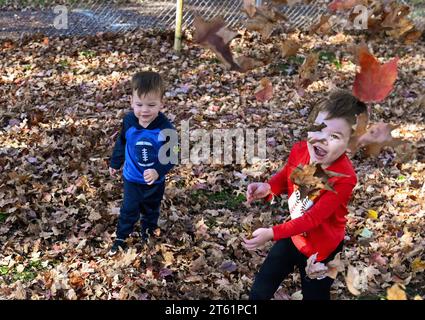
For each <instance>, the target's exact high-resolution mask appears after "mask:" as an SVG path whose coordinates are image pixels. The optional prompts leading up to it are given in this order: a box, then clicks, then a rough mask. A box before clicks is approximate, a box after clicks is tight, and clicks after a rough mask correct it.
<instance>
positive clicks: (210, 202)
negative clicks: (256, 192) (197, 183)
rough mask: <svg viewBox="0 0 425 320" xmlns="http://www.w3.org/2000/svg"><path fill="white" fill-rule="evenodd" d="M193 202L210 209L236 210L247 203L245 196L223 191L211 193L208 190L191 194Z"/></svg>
mask: <svg viewBox="0 0 425 320" xmlns="http://www.w3.org/2000/svg"><path fill="white" fill-rule="evenodd" d="M191 200H193V201H194V202H196V203H200V204H201V205H205V206H207V207H209V208H213V209H218V208H226V209H230V210H234V209H237V208H239V207H240V205H241V204H242V203H243V202H245V201H246V198H245V196H244V195H242V194H239V195H235V194H234V193H233V192H232V191H231V190H226V189H225V190H223V191H220V192H210V191H207V190H197V191H195V192H193V193H192V194H191Z"/></svg>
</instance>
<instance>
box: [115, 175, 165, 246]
mask: <svg viewBox="0 0 425 320" xmlns="http://www.w3.org/2000/svg"><path fill="white" fill-rule="evenodd" d="M164 189H165V183H159V184H152V185H145V184H138V183H133V182H130V181H127V180H126V179H124V201H123V204H122V206H121V210H120V216H119V218H118V227H117V239H122V240H125V239H126V238H127V237H128V236H129V235H130V233H131V232H133V228H134V225H135V224H136V222H137V221H138V220H139V218H140V215H142V218H141V232H142V235H143V236H144V235H146V232H147V231H153V230H155V229H156V228H157V226H158V218H159V209H160V206H161V200H162V197H163V195H164Z"/></svg>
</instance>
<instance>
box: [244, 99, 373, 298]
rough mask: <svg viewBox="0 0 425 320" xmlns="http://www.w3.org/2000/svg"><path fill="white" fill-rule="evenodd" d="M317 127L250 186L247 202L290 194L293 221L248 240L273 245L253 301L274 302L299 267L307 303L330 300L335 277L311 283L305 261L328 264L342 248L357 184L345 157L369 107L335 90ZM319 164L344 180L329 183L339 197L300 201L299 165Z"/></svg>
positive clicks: (325, 193) (327, 194) (256, 283)
mask: <svg viewBox="0 0 425 320" xmlns="http://www.w3.org/2000/svg"><path fill="white" fill-rule="evenodd" d="M321 106H322V107H321V109H320V110H321V111H320V112H319V113H318V115H317V117H316V120H315V123H317V124H321V123H324V124H325V125H326V127H325V128H324V129H322V130H321V131H318V132H309V133H308V137H309V139H308V141H312V144H311V143H310V142H307V141H301V142H298V143H296V144H295V145H294V146H293V148H292V150H291V152H290V154H289V158H288V161H287V163H286V165H285V166H284V168H283V169H282V170H281V171H280V172H278V173H277V174H276V175H274V176H273V177H272V178H271V179H270V180H269V181H268V182H267V183H251V184H250V185H249V186H248V190H247V200H248V202H251V201H253V200H257V199H262V198H266V200H271V199H272V198H273V197H274V196H277V195H280V194H282V193H284V192H287V194H288V196H289V198H288V206H289V211H290V214H291V218H292V219H291V220H290V221H288V222H285V223H282V224H280V225H276V226H273V227H271V228H259V229H257V230H255V231H254V232H253V234H252V235H253V238H252V239H250V240H244V246H245V247H246V248H247V249H248V250H254V249H256V248H258V247H260V246H262V245H263V244H264V243H266V242H267V241H269V240H274V241H275V243H274V245H273V247H272V248H271V250H270V252H269V254H268V256H267V258H266V259H265V261H264V263H263V265H262V266H261V268H260V271H259V272H258V274H257V275H256V278H255V281H254V284H253V287H252V290H251V294H250V299H253V300H265V299H271V298H272V297H273V295H274V293H275V291H276V290H277V288H278V287H279V285H280V283H281V282H282V281H283V280H284V278H285V277H286V276H288V274H289V273H291V272H293V270H294V267H295V266H297V267H298V268H299V270H300V274H301V285H302V293H303V299H304V300H319V299H323V300H329V299H330V288H331V285H332V283H333V279H332V278H330V277H325V278H322V279H310V278H309V277H308V276H307V275H306V272H305V267H306V265H307V259H308V258H309V257H310V256H311V255H313V254H315V253H317V261H320V262H322V263H324V264H326V263H327V262H329V261H331V260H333V258H334V257H335V255H336V254H337V253H338V252H339V251H341V250H342V244H343V240H344V233H345V223H346V221H347V220H346V218H345V215H346V214H347V204H348V202H349V200H350V198H351V194H352V190H353V188H354V187H355V185H356V183H357V178H356V173H355V171H354V169H353V166H352V164H351V161H350V160H349V158H348V157H347V155H346V154H345V151H346V149H347V147H348V143H349V141H350V137H351V134H352V126H353V125H355V124H356V121H357V117H356V116H357V115H359V114H361V113H365V112H367V108H366V105H365V104H364V103H363V102H361V101H359V100H358V99H356V98H355V97H354V96H352V95H351V93H349V92H347V91H336V92H334V93H332V94H331V95H330V97H329V98H328V99H327V100H325V101H324V102H323V104H322V105H321ZM312 163H318V164H320V165H321V167H322V168H323V169H326V170H329V171H333V172H337V173H341V174H343V176H338V177H332V178H330V179H329V181H330V182H332V183H333V188H334V190H335V191H336V193H334V192H332V191H327V190H321V191H320V193H319V195H318V196H317V197H316V198H314V199H313V200H311V199H309V198H308V197H306V198H305V199H300V198H301V197H300V192H299V190H298V189H297V186H296V185H294V184H293V183H292V181H291V179H290V175H291V173H292V171H293V170H294V169H295V168H296V167H297V166H298V165H300V164H301V165H306V164H312Z"/></svg>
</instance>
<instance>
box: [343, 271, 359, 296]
mask: <svg viewBox="0 0 425 320" xmlns="http://www.w3.org/2000/svg"><path fill="white" fill-rule="evenodd" d="M358 281H359V271H358V270H357V269H356V268H355V267H353V266H351V265H349V266H348V270H347V275H346V276H345V282H346V284H347V288H348V290H349V291H350V292H351V293H352V294H353V295H355V296H358V295H360V291H359V290H358V289H357V288H356V286H355V284H356V283H358Z"/></svg>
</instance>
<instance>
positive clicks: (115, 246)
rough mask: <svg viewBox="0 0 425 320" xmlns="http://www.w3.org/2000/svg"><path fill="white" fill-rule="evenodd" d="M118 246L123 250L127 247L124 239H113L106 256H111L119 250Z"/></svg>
mask: <svg viewBox="0 0 425 320" xmlns="http://www.w3.org/2000/svg"><path fill="white" fill-rule="evenodd" d="M120 248H121V249H122V250H123V251H125V250H126V249H127V244H126V243H125V241H124V240H121V239H117V240H115V242H114V244H113V245H112V248H111V249H110V250H109V252H108V256H110V257H112V256H114V255H116V254H117V252H118V251H119V250H120Z"/></svg>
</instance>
